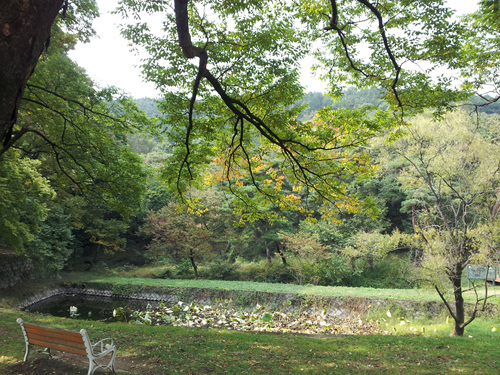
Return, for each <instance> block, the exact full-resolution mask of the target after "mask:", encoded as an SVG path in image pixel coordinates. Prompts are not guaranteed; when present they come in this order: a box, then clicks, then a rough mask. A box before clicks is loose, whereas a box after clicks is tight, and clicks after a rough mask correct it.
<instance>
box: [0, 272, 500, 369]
mask: <svg viewBox="0 0 500 375" xmlns="http://www.w3.org/2000/svg"><path fill="white" fill-rule="evenodd" d="M72 280H73V281H75V282H76V281H78V282H80V281H87V282H90V281H93V282H106V283H109V282H112V283H115V284H134V283H137V284H140V285H152V286H169V287H194V288H219V289H220V288H222V289H236V290H252V291H264V292H277V293H298V294H319V295H326V296H353V295H354V296H357V297H363V296H366V297H375V296H376V297H379V298H392V299H396V298H401V299H427V300H435V298H436V296H434V294H433V293H432V292H430V291H429V292H423V291H421V290H406V291H405V290H378V289H371V288H339V287H314V286H297V285H283V284H265V283H250V282H222V281H207V280H155V279H129V278H117V277H112V278H104V277H98V276H91V277H88V276H85V277H83V276H79V277H75V275H73V278H72ZM35 289H36V288H35ZM3 297H4V296H3ZM11 297H12V296H8V297H4V298H6V300H4V303H3V304H2V305H3V306H6V307H4V308H0V373H1V374H9V375H10V374H19V373H25V374H34V375H38V374H53V373H56V374H58V373H67V372H57V371H56V372H54V371H53V370H51V371H52V372H49V371H48V370H46V369H45V370H43V366H42V365H41V364H40V363H38V362H35V364H34V365H32V366H31V367H29V371H31V372H29V371H28V370H27V369H26V368H23V369H22V370H21V372H20V370H19V369H20V367H19V366H22V365H21V362H22V359H23V355H24V350H25V345H24V339H23V337H22V334H21V329H20V328H19V325H18V324H17V323H16V319H17V318H18V317H22V318H23V319H24V320H26V321H29V322H35V323H38V324H43V325H48V326H56V327H61V328H66V329H72V330H79V329H81V328H85V329H87V330H88V331H89V333H90V335H91V338H92V339H93V340H94V341H96V340H97V339H98V338H104V337H113V338H114V339H115V343H116V345H117V347H118V360H117V370H119V371H120V370H121V371H127V373H129V374H138V375H144V374H261V373H267V374H302V373H303V374H359V373H362V374H400V373H418V374H498V373H500V345H499V343H500V320H499V319H498V316H497V317H493V318H490V321H487V320H484V319H477V320H476V321H475V322H473V323H472V324H471V325H470V326H469V327H467V328H466V334H465V336H464V337H449V336H448V335H449V332H450V330H451V323H446V322H445V321H433V322H430V321H427V322H419V323H418V324H419V326H418V334H415V333H411V332H410V331H408V330H404V329H400V328H398V330H397V332H396V333H397V335H387V336H383V335H356V336H334V337H333V336H330V337H325V336H305V335H293V334H269V333H253V332H238V331H226V330H220V329H203V328H181V327H172V326H145V325H134V324H125V323H109V324H105V323H101V322H89V321H81V320H74V319H65V318H57V317H52V316H42V315H39V314H29V313H27V312H20V311H18V310H16V309H13V308H11V307H7V306H9V305H11V304H10V303H9V300H8V298H11ZM496 298H498V297H496ZM415 323H416V322H415ZM391 324H397V319H396V321H395V322H392V323H391ZM423 324H425V328H426V329H425V333H422V331H421V326H422V325H423ZM415 326H416V325H415ZM389 328H390V327H389ZM393 328H396V326H394V327H393ZM492 328H496V329H492ZM434 330H437V333H434ZM57 361H58V360H57V359H56V360H53V361H51V362H50V363H58V362H57ZM80 367H81V368H79V369H78V370H75V371H74V374H80V373H81V374H86V370H85V362H84V361H82V362H81V363H80ZM37 371H38V372H37Z"/></svg>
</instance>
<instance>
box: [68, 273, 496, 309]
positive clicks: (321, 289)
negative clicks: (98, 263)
mask: <svg viewBox="0 0 500 375" xmlns="http://www.w3.org/2000/svg"><path fill="white" fill-rule="evenodd" d="M70 277H71V280H72V281H83V282H97V283H113V284H122V285H141V286H161V287H172V288H202V289H205V288H206V289H219V290H245V291H253V292H266V293H291V294H298V295H316V296H326V297H359V298H382V299H390V300H415V301H440V299H439V296H438V294H437V293H436V291H435V290H434V289H377V288H355V287H343V286H317V285H296V284H279V283H276V284H273V283H259V282H251V281H222V280H203V279H201V280H180V279H147V278H135V277H104V276H103V277H100V276H88V275H86V274H79V275H74V274H73V275H71V276H70ZM488 293H489V295H490V296H491V297H492V298H491V301H492V302H497V303H498V302H499V301H500V287H496V288H490V289H489V292H488ZM474 298H475V296H474V293H473V292H472V291H470V292H468V293H465V300H466V301H469V302H471V301H474Z"/></svg>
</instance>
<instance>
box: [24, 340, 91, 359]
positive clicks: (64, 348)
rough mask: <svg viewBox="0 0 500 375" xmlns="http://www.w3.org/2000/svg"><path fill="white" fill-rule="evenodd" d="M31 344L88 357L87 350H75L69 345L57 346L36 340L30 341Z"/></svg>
mask: <svg viewBox="0 0 500 375" xmlns="http://www.w3.org/2000/svg"><path fill="white" fill-rule="evenodd" d="M30 344H32V345H39V346H43V347H44V348H51V349H56V350H60V351H63V352H68V353H74V354H80V355H83V356H87V351H86V350H85V349H80V348H75V347H72V346H68V345H62V344H55V343H53V342H47V341H42V340H36V339H30Z"/></svg>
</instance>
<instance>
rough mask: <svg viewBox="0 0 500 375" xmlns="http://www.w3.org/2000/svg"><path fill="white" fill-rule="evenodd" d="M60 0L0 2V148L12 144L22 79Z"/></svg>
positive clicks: (26, 76) (33, 62) (44, 39)
mask: <svg viewBox="0 0 500 375" xmlns="http://www.w3.org/2000/svg"><path fill="white" fill-rule="evenodd" d="M63 2H64V0H2V1H1V2H0V142H1V147H0V148H6V147H7V148H8V147H10V146H11V145H12V143H11V142H10V140H11V139H12V136H13V128H14V124H15V123H16V120H17V112H18V109H19V102H20V101H21V98H22V96H23V92H24V87H25V85H26V82H27V81H28V79H29V78H30V76H31V74H32V73H33V71H34V69H35V66H36V63H37V61H38V59H39V57H40V55H41V54H42V52H43V49H44V48H47V47H48V45H49V42H50V30H51V27H52V24H53V23H54V20H55V18H56V16H57V15H58V14H59V11H60V9H61V7H62V5H63Z"/></svg>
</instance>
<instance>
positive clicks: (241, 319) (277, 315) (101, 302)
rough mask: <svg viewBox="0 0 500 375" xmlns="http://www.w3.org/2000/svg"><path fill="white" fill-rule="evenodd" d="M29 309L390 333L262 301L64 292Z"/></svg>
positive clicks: (179, 322)
mask: <svg viewBox="0 0 500 375" xmlns="http://www.w3.org/2000/svg"><path fill="white" fill-rule="evenodd" d="M27 309H28V310H29V311H33V312H38V313H42V314H50V315H53V316H58V317H65V318H76V319H85V320H96V321H103V322H116V321H121V322H127V323H133V324H148V325H172V326H181V327H199V328H202V327H203V328H217V329H230V330H240V331H257V332H275V333H301V334H327V335H338V334H343V335H345V334H358V335H359V334H390V333H391V332H389V331H388V330H387V328H386V327H385V326H386V325H388V324H387V323H386V324H381V322H379V321H373V320H371V319H361V318H360V317H356V318H353V317H346V316H338V315H337V314H335V313H333V312H328V311H326V310H319V311H303V310H296V311H281V310H278V311H276V310H272V309H268V308H266V307H265V306H262V305H258V304H257V305H255V306H254V307H253V308H251V309H243V310H242V309H237V308H235V306H232V305H231V304H230V303H229V302H228V301H216V302H215V304H213V305H206V304H201V303H194V302H192V303H183V302H181V301H178V302H176V303H169V304H168V305H167V304H165V303H163V302H161V301H160V302H154V301H147V300H137V299H117V298H111V297H100V296H99V297H94V296H88V295H63V296H58V297H51V298H47V299H45V300H43V301H40V302H37V303H35V304H32V305H30V306H29V307H27ZM408 323H409V321H408ZM413 329H414V328H413V327H411V330H413Z"/></svg>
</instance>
